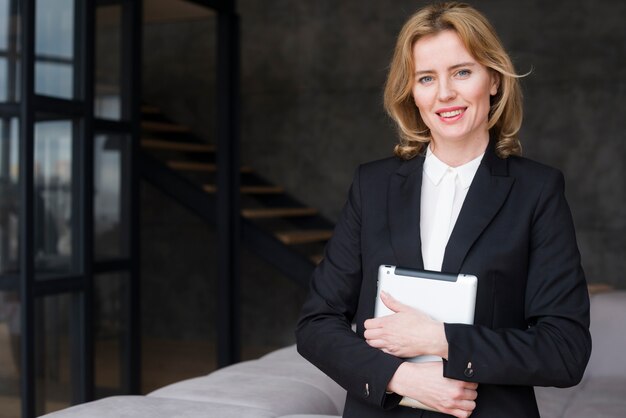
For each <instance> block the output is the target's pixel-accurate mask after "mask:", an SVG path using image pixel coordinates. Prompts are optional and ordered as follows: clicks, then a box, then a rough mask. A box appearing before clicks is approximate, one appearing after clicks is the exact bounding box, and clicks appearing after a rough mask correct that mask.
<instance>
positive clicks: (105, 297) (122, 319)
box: [94, 273, 129, 398]
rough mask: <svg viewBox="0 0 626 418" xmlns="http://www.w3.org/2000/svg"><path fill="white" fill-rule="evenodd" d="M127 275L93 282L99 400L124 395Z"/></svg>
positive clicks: (111, 276) (110, 276) (104, 276)
mask: <svg viewBox="0 0 626 418" xmlns="http://www.w3.org/2000/svg"><path fill="white" fill-rule="evenodd" d="M128 280H129V277H128V274H126V273H114V274H103V275H99V276H96V277H95V280H94V290H95V299H94V316H95V334H96V335H95V338H96V345H95V379H96V397H97V398H104V397H106V396H112V395H116V394H120V393H122V387H123V386H122V361H123V358H124V357H123V354H122V353H123V352H124V349H125V348H127V347H126V345H125V341H127V339H126V336H127V332H128V307H127V306H126V305H125V303H124V301H125V300H126V298H127V294H126V292H128V286H127V285H128Z"/></svg>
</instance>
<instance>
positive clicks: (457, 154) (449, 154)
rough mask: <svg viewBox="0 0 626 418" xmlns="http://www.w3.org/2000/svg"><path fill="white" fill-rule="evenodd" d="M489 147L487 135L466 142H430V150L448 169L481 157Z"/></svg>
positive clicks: (434, 140)
mask: <svg viewBox="0 0 626 418" xmlns="http://www.w3.org/2000/svg"><path fill="white" fill-rule="evenodd" d="M488 145H489V135H488V134H487V135H486V136H484V137H483V138H480V139H477V140H473V141H468V140H463V141H439V140H436V139H434V138H433V140H432V141H430V145H429V147H430V150H431V152H432V153H433V154H435V156H437V158H439V160H441V161H442V162H444V163H446V164H447V165H449V166H450V167H459V166H461V165H463V164H465V163H468V162H470V161H472V160H473V159H475V158H477V157H478V156H480V155H482V154H483V153H484V152H485V150H486V149H487V146H488Z"/></svg>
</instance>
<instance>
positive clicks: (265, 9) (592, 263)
mask: <svg viewBox="0 0 626 418" xmlns="http://www.w3.org/2000/svg"><path fill="white" fill-rule="evenodd" d="M471 3H472V4H474V5H475V6H476V7H477V8H479V9H480V10H482V11H483V12H484V13H485V14H486V15H487V16H488V17H489V19H490V20H491V21H492V22H493V24H494V25H495V27H496V29H497V31H498V32H499V34H500V36H501V38H502V40H503V42H504V44H505V46H506V47H507V48H508V49H509V51H510V53H511V56H512V57H513V59H514V62H515V64H516V66H517V68H518V71H519V72H522V73H523V72H527V71H529V70H532V73H531V74H530V75H529V76H528V77H526V78H524V79H523V80H522V84H523V88H524V93H525V105H526V117H525V123H524V128H523V131H522V140H523V144H524V150H525V155H526V156H528V157H530V158H533V159H536V160H539V161H542V162H544V163H547V164H550V165H553V166H555V167H558V168H560V169H561V170H563V172H564V173H565V177H566V182H567V196H568V199H569V202H570V205H571V208H572V212H573V214H574V218H575V222H576V226H577V231H578V239H579V246H580V249H581V252H582V255H583V262H584V267H585V270H586V272H587V275H588V278H589V281H592V282H608V283H611V284H614V285H616V286H618V287H622V288H626V276H625V275H624V273H623V272H624V271H625V270H626V209H625V208H626V188H625V187H624V184H623V179H624V178H625V177H626V172H625V169H624V161H625V160H626V141H625V139H626V138H624V132H625V131H626V122H625V120H626V118H624V117H623V116H622V114H621V113H622V109H623V103H624V102H626V26H625V25H624V24H623V22H622V20H623V16H626V2H622V1H621V0H600V1H597V0H596V1H593V2H591V1H581V0H572V1H567V2H566V1H551V2H547V1H541V0H525V1H510V0H484V1H473V2H471ZM238 4H239V12H240V15H241V27H242V105H243V108H242V142H243V147H242V149H243V155H242V159H243V162H244V163H245V164H248V165H251V166H252V167H254V168H255V169H256V170H257V171H258V172H260V173H261V174H262V175H264V176H266V177H267V178H268V179H270V180H272V181H274V182H275V183H277V184H280V185H283V186H285V187H286V188H287V190H288V191H289V192H290V193H291V194H293V195H294V196H296V197H298V198H299V199H300V200H301V201H303V202H305V203H307V204H309V205H312V206H314V207H317V208H319V209H321V210H322V212H323V213H324V214H325V215H326V216H327V217H328V218H330V219H336V217H337V215H338V213H339V211H340V209H341V206H342V204H343V202H344V200H345V195H346V191H347V189H348V187H349V183H350V181H351V178H352V173H353V172H354V169H355V168H356V166H357V165H358V164H359V163H361V162H365V161H370V160H373V159H378V158H383V157H386V156H389V155H391V152H392V148H393V145H394V143H395V141H396V134H395V131H394V127H393V125H392V124H391V122H390V120H389V119H388V118H387V117H386V115H385V114H384V112H383V108H382V86H383V83H384V80H385V76H386V69H387V66H388V62H389V59H390V56H391V52H392V48H393V45H394V42H395V38H396V35H397V33H398V31H399V30H400V27H401V26H402V23H403V22H404V21H405V19H406V18H407V17H408V16H409V15H410V14H411V13H412V12H413V11H415V10H416V9H417V8H418V7H420V6H421V5H423V4H424V2H423V1H408V0H394V1H381V0H341V1H337V0H302V1H297V0H239V2H238ZM214 28H215V25H214V22H213V21H211V20H206V19H205V20H200V21H193V22H173V23H158V24H152V25H148V26H147V27H146V28H145V31H144V37H145V51H144V58H145V60H144V66H145V68H144V92H145V94H144V97H145V98H146V99H147V100H148V101H149V102H151V103H153V104H157V105H159V106H161V107H162V108H163V109H164V110H165V111H166V112H168V113H169V114H170V115H172V116H173V117H174V118H175V119H177V120H180V121H181V122H183V123H186V124H188V125H190V126H192V127H193V128H194V130H195V131H196V132H198V133H199V134H200V135H201V136H202V137H204V138H206V139H207V140H208V141H212V129H213V124H212V123H213V122H212V119H211V116H210V115H211V114H213V110H214V109H213V107H212V106H213V105H212V100H213V97H212V94H213V91H214V78H213V77H214V68H215V66H214V45H215V44H214V39H212V38H211V34H212V33H214ZM147 190H148V191H147V192H146V195H145V196H144V202H146V203H149V204H150V205H151V206H153V207H152V208H150V209H146V210H148V211H149V213H148V214H144V215H145V217H144V221H143V226H144V228H149V229H148V230H147V231H146V232H144V240H143V246H144V250H143V251H144V253H143V254H144V260H145V261H144V276H145V280H146V284H144V289H147V286H148V285H149V284H153V285H154V287H153V289H150V290H147V292H148V294H147V296H146V297H147V298H148V301H149V303H147V305H146V310H147V311H146V320H147V321H148V322H149V321H150V315H152V316H153V317H155V318H156V316H155V315H157V314H158V315H161V316H159V318H163V317H165V318H167V317H168V315H163V312H168V311H169V310H170V309H171V311H172V312H173V314H172V315H173V316H172V317H173V318H178V320H177V322H176V323H173V324H170V325H167V324H163V325H158V326H157V325H155V324H157V322H158V321H156V320H155V321H154V322H151V323H150V324H151V325H149V327H151V328H149V329H150V330H151V332H153V333H154V334H159V335H160V334H163V335H165V334H176V335H179V336H180V337H181V338H183V337H184V338H187V337H192V336H194V335H195V336H198V335H200V336H202V335H210V333H211V332H212V330H211V329H209V328H210V326H208V325H207V324H202V322H203V321H205V320H210V318H207V316H206V315H207V314H206V312H212V311H211V309H213V308H212V306H210V305H211V304H212V303H213V302H212V298H211V294H212V292H213V290H212V289H213V287H212V286H213V285H212V284H211V280H214V269H213V265H212V263H211V262H210V260H211V258H210V257H209V256H206V255H207V254H210V252H211V251H212V250H211V249H210V247H211V245H212V244H211V243H212V242H214V241H213V239H212V235H211V234H212V232H211V231H210V230H209V228H207V227H204V226H202V223H201V221H199V220H197V219H195V218H194V217H193V216H192V215H190V214H189V213H188V212H186V211H185V210H182V209H180V210H174V209H172V207H173V206H175V204H174V203H172V202H168V201H167V199H166V198H165V197H163V196H161V195H160V194H158V193H157V192H155V191H154V190H150V189H149V188H148V189H147ZM164 202H165V203H164ZM189 243H192V247H194V248H195V249H193V250H192V251H184V250H182V248H183V245H185V244H189ZM204 249H206V251H204ZM171 254H173V255H175V257H171ZM203 256H206V257H208V258H204V259H203V258H202V257H203ZM162 257H169V258H170V259H171V260H173V261H172V263H171V264H168V263H163V262H162V261H159V258H162ZM246 260H247V261H246V265H245V268H244V276H245V277H244V280H245V281H247V283H249V287H247V288H246V292H248V293H247V294H246V295H244V300H243V303H244V312H245V315H247V317H246V318H247V319H244V322H245V323H246V324H248V325H245V327H246V328H245V331H244V332H245V336H244V339H250V340H256V341H263V342H264V343H267V344H272V343H274V344H283V343H287V342H290V341H292V340H293V336H292V329H291V328H292V325H293V323H294V322H295V318H296V317H297V311H298V306H299V303H300V301H301V300H302V297H303V291H302V290H298V289H297V288H295V287H294V286H293V285H292V284H290V283H289V282H288V281H287V280H286V279H285V278H284V277H281V276H280V275H279V274H278V273H277V272H275V271H274V270H273V269H271V268H270V267H269V266H266V265H264V263H263V262H262V261H260V260H252V261H250V258H248V259H246ZM183 276H184V277H183ZM172 280H174V281H175V282H176V285H175V288H173V287H172V286H174V284H172V283H171V281H172ZM168 281H170V283H168ZM268 288H270V289H274V291H272V292H270V295H271V296H272V297H271V298H270V300H272V303H269V304H268V303H266V302H260V301H263V300H267V298H266V297H262V295H263V293H262V292H267V289H268ZM174 291H176V292H184V293H183V295H182V296H180V297H178V298H177V299H176V300H172V301H167V303H166V304H165V305H162V306H160V305H159V304H160V303H161V301H164V300H167V299H168V297H169V295H171V294H173V293H174ZM150 292H153V293H150ZM185 295H186V296H185ZM266 296H268V295H267V294H266ZM188 301H191V302H190V303H188ZM175 302H178V303H175ZM204 304H208V305H207V306H205V305H204ZM181 306H185V309H186V310H187V311H188V312H186V313H176V310H177V309H180V307H181ZM159 312H160V314H159ZM260 312H270V314H269V315H267V317H265V319H263V321H264V322H263V324H255V321H258V318H259V317H260V316H259V315H258V313H260ZM209 315H210V314H209ZM194 318H198V319H197V320H196V322H193V321H194ZM198 321H200V322H198ZM176 324H178V325H176ZM180 324H192V325H190V326H191V327H192V328H193V329H189V330H184V329H181V328H180V327H181V325H180ZM153 325H154V326H153ZM255 325H261V326H255Z"/></svg>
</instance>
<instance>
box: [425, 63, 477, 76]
mask: <svg viewBox="0 0 626 418" xmlns="http://www.w3.org/2000/svg"><path fill="white" fill-rule="evenodd" d="M475 65H476V63H475V62H461V63H459V64H454V65H453V66H451V67H448V71H451V70H456V69H457V68H461V67H473V66H475ZM434 72H436V71H435V70H418V71H415V73H414V74H415V75H416V76H417V75H421V74H432V73H434Z"/></svg>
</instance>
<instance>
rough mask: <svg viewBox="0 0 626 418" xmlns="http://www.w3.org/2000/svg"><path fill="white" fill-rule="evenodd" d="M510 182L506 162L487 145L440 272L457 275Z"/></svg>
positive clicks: (496, 208)
mask: <svg viewBox="0 0 626 418" xmlns="http://www.w3.org/2000/svg"><path fill="white" fill-rule="evenodd" d="M513 182H514V179H513V178H512V177H508V165H507V160H506V159H501V158H498V157H497V156H496V154H495V151H494V149H493V146H492V145H490V146H489V147H488V148H487V151H486V153H485V157H484V158H483V161H482V162H481V164H480V166H479V167H478V171H477V172H476V176H475V177H474V180H473V181H472V185H471V186H470V189H469V191H468V193H467V196H466V198H465V202H464V203H463V207H462V208H461V212H460V213H459V217H458V219H457V221H456V224H455V226H454V229H453V230H452V234H451V235H450V239H449V240H448V244H447V246H446V251H445V255H444V258H443V265H442V268H441V270H442V271H445V272H450V273H459V272H460V269H461V266H462V264H463V261H464V260H465V257H466V255H467V253H468V251H469V250H470V248H471V247H472V245H473V244H474V242H475V241H476V239H478V237H479V236H480V234H481V233H482V232H483V230H484V229H485V228H486V227H487V226H488V225H489V223H490V222H491V220H492V219H493V218H494V216H496V214H497V213H498V211H499V210H500V208H501V207H502V205H503V204H504V202H505V200H506V198H507V196H508V195H509V191H510V190H511V186H512V185H513Z"/></svg>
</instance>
